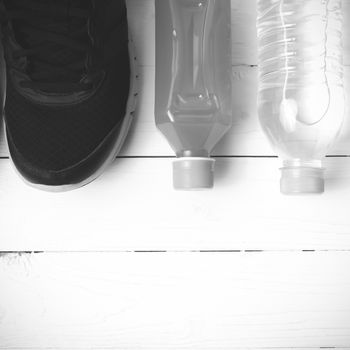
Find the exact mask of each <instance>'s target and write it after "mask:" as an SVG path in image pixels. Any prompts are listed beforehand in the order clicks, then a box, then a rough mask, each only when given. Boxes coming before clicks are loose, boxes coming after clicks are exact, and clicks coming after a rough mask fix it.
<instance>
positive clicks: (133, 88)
mask: <svg viewBox="0 0 350 350" xmlns="http://www.w3.org/2000/svg"><path fill="white" fill-rule="evenodd" d="M129 33H130V31H129ZM128 46H129V56H130V82H131V85H130V92H129V97H128V102H127V107H126V115H125V117H124V120H123V123H122V127H121V130H120V134H119V137H118V139H117V141H116V143H115V145H114V148H113V150H112V152H111V153H110V155H109V156H108V158H107V159H106V160H105V162H104V163H103V164H102V165H101V166H100V167H99V168H98V170H97V171H96V172H95V173H94V174H92V175H91V176H89V177H88V178H86V179H85V180H83V181H81V182H79V183H76V184H69V185H60V186H52V185H42V184H36V183H33V182H30V181H28V180H27V179H26V178H25V177H23V176H22V174H20V173H19V171H18V170H17V168H16V166H15V165H14V162H13V161H12V159H11V154H10V159H11V163H12V165H13V167H14V169H15V171H16V173H17V174H18V176H19V177H20V178H21V179H22V180H23V181H24V182H25V184H27V185H28V186H30V187H33V188H35V189H38V190H41V191H45V192H68V191H72V190H75V189H78V188H80V187H83V186H86V185H88V184H89V183H91V182H93V181H94V180H96V179H97V178H98V177H100V176H101V175H102V174H103V173H104V172H105V171H106V169H107V168H108V167H109V166H110V165H111V164H112V163H113V162H114V160H115V159H116V157H117V155H118V154H119V153H120V150H121V148H122V146H123V144H124V142H125V139H126V137H127V135H128V133H129V130H130V127H131V124H132V122H133V119H134V114H135V110H136V105H137V97H138V78H139V76H138V69H137V68H138V67H137V59H136V55H135V48H134V43H133V40H132V38H131V36H130V34H129V43H128ZM5 124H6V123H5ZM5 127H6V125H5ZM5 135H6V133H5ZM5 137H6V136H5ZM6 141H7V140H6Z"/></svg>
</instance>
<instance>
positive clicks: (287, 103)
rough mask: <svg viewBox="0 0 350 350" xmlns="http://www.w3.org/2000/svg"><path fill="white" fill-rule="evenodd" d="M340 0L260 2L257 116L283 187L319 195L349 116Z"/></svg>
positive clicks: (274, 0) (270, 0) (283, 188)
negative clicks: (329, 154)
mask: <svg viewBox="0 0 350 350" xmlns="http://www.w3.org/2000/svg"><path fill="white" fill-rule="evenodd" d="M341 2H342V1H341V0H258V38H259V101H258V104H259V117H260V122H261V125H262V128H263V130H264V132H265V133H266V135H267V137H268V139H269V140H270V141H271V143H272V145H273V146H274V148H275V150H276V152H277V153H278V155H279V156H280V157H281V158H282V160H283V167H282V169H281V171H282V177H281V192H282V193H285V194H299V193H300V194H303V193H322V192H323V191H324V169H323V166H322V159H323V157H324V156H325V155H326V153H327V151H328V150H329V149H330V146H331V144H332V143H333V141H334V140H335V138H336V136H337V135H338V133H339V131H340V129H341V126H342V122H343V117H344V108H345V102H344V89H343V68H342V51H343V50H342V11H341Z"/></svg>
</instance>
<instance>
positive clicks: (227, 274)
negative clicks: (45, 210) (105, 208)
mask: <svg viewBox="0 0 350 350" xmlns="http://www.w3.org/2000/svg"><path fill="white" fill-rule="evenodd" d="M349 265H350V253H349V252H347V253H339V252H338V253H331V252H324V253H249V254H248V253H246V254H239V253H227V254H222V253H216V254H214V253H212V254H209V255H208V254H205V253H198V254H196V253H187V254H184V253H180V254H179V253H173V254H170V253H166V254H154V253H153V254H150V253H147V254H136V253H116V254H97V253H96V254H36V255H30V256H28V255H22V256H17V255H10V256H5V257H3V258H2V259H1V260H0V284H1V288H0V348H1V349H62V348H64V349H77V348H79V349H123V350H124V349H130V350H131V349H247V348H249V349H253V348H264V349H274V348H275V347H276V348H289V347H290V348H298V349H299V348H315V349H316V348H317V349H318V348H320V347H349V346H350V299H349V293H350V274H349V272H348V266H349Z"/></svg>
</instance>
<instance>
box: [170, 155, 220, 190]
mask: <svg viewBox="0 0 350 350" xmlns="http://www.w3.org/2000/svg"><path fill="white" fill-rule="evenodd" d="M214 167H215V160H214V159H211V158H199V157H183V158H179V159H177V160H175V161H174V163H173V181H174V188H175V189H177V190H196V189H197V190H199V189H208V188H213V187H214Z"/></svg>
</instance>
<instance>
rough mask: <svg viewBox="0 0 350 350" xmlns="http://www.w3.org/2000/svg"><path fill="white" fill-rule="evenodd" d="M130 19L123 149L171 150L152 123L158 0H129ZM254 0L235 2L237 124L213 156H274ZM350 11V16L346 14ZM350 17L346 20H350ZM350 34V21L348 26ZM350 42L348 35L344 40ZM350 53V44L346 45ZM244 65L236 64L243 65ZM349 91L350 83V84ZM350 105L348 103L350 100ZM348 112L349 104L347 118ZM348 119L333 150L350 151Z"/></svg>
mask: <svg viewBox="0 0 350 350" xmlns="http://www.w3.org/2000/svg"><path fill="white" fill-rule="evenodd" d="M344 4H345V6H347V7H346V11H347V12H346V13H349V14H350V0H344ZM128 9H129V19H130V27H131V31H132V33H133V37H134V41H135V46H136V51H137V56H138V60H139V64H140V99H139V105H138V110H137V114H136V122H135V123H134V125H133V128H132V130H131V132H130V136H129V138H128V141H127V144H126V146H125V147H124V149H123V152H122V155H124V156H154V155H158V156H164V155H173V151H172V150H171V148H170V147H169V145H168V143H167V141H166V140H165V139H164V138H163V137H162V135H161V134H160V133H159V132H158V130H157V129H156V126H155V125H154V4H153V2H152V1H151V0H129V1H128ZM255 12H256V1H255V0H233V1H232V18H233V22H232V32H233V65H234V66H235V67H233V73H232V74H233V81H234V82H233V83H234V89H233V91H234V93H233V111H232V115H233V127H232V129H231V131H230V132H229V133H228V134H227V136H226V137H225V138H224V139H223V140H222V141H221V142H220V144H219V145H218V146H217V147H216V149H215V150H214V154H215V155H229V156H230V155H273V154H274V151H273V150H272V148H271V147H270V145H269V143H268V141H267V140H266V138H265V136H264V135H263V133H262V132H261V129H260V125H259V122H258V117H257V108H256V97H257V69H256V68H251V67H249V66H248V67H247V65H250V64H256V50H257V49H256V30H255V17H256V13H255ZM348 17H350V16H347V17H346V18H348ZM348 22H350V18H349V21H347V22H346V23H348ZM346 32H347V33H348V32H349V33H350V24H347V25H346ZM349 37H350V35H349ZM346 42H350V40H348V41H346ZM346 51H348V52H349V54H350V49H349V50H348V49H346ZM242 64H243V66H236V65H242ZM346 83H347V85H348V86H350V68H347V69H346ZM347 96H348V97H349V96H350V88H349V87H348V88H347ZM348 105H349V104H348ZM349 115H350V110H349V108H348V111H347V117H348V116H349ZM349 134H350V122H349V118H347V120H346V126H345V128H344V131H343V138H341V139H340V141H339V142H338V143H337V145H336V147H335V148H334V150H332V153H334V154H349V150H350V137H349ZM7 156H8V151H7V147H6V145H5V139H4V136H3V134H2V133H1V136H0V157H7Z"/></svg>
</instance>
